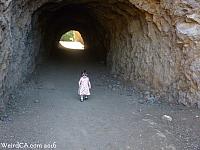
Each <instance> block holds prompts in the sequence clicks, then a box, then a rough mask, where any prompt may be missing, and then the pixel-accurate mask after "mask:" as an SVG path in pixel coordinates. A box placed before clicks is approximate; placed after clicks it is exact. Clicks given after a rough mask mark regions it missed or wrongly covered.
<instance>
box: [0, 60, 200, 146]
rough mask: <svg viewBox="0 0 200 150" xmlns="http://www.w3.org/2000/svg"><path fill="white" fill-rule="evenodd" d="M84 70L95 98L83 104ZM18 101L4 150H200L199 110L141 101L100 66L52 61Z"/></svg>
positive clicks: (6, 125)
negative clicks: (21, 149) (80, 90)
mask: <svg viewBox="0 0 200 150" xmlns="http://www.w3.org/2000/svg"><path fill="white" fill-rule="evenodd" d="M83 67H84V68H83ZM81 69H87V70H88V71H89V74H90V79H91V83H92V95H91V96H90V97H89V100H87V101H84V102H82V103H81V102H80V101H79V97H78V96H77V88H78V87H77V82H78V79H79V75H80V71H81ZM12 98H13V101H12V103H10V104H9V106H10V108H9V109H8V117H5V118H4V119H3V121H0V133H1V134H0V142H1V145H0V150H3V149H11V148H3V147H2V143H3V142H4V143H13V144H16V143H17V142H20V143H25V144H21V146H32V147H33V146H35V147H34V148H29V147H25V148H24V149H27V150H28V149H56V150H200V135H199V133H200V126H199V125H200V117H199V116H200V111H199V110H195V109H191V108H185V107H182V106H170V105H167V104H160V103H153V104H148V103H141V102H140V100H141V98H140V96H139V94H137V92H136V91H133V89H131V88H129V89H128V88H127V87H126V86H124V85H123V83H122V82H121V81H118V80H116V79H115V78H114V77H111V76H110V75H109V74H108V73H107V70H106V69H105V68H104V66H103V65H102V64H100V63H99V64H97V63H83V62H82V63H81V64H80V63H76V62H75V61H71V62H70V63H69V62H67V61H50V62H47V63H45V64H43V65H41V66H40V67H39V68H38V69H37V70H36V71H35V73H34V75H33V76H32V77H31V78H30V79H29V81H28V82H26V83H24V84H23V85H22V86H21V88H20V89H18V91H17V92H16V94H15V95H14V96H13V97H12ZM163 115H167V116H170V117H171V119H172V120H170V119H169V118H166V117H165V118H164V117H163ZM26 143H27V145H26ZM36 144H37V145H36ZM39 144H40V145H39ZM50 146H51V148H50ZM13 149H14V150H15V149H18V148H16V147H15V148H13Z"/></svg>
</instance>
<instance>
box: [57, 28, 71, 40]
mask: <svg viewBox="0 0 200 150" xmlns="http://www.w3.org/2000/svg"><path fill="white" fill-rule="evenodd" d="M60 41H74V33H73V31H72V30H71V31H69V32H67V33H65V34H63V35H62V37H61V39H60Z"/></svg>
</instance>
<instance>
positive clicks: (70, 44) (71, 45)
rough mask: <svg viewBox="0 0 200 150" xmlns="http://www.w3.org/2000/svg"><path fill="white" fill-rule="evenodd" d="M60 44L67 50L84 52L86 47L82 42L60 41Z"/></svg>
mask: <svg viewBox="0 0 200 150" xmlns="http://www.w3.org/2000/svg"><path fill="white" fill-rule="evenodd" d="M59 43H60V45H61V46H63V47H65V48H69V49H78V50H84V45H83V44H82V43H80V42H70V41H60V42H59Z"/></svg>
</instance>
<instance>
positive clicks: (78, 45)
mask: <svg viewBox="0 0 200 150" xmlns="http://www.w3.org/2000/svg"><path fill="white" fill-rule="evenodd" d="M58 47H59V48H62V49H66V50H67V49H72V50H84V49H85V48H84V40H83V38H82V35H81V33H80V32H79V31H76V30H70V31H68V32H66V33H64V34H63V35H62V36H61V38H60V40H59V45H58Z"/></svg>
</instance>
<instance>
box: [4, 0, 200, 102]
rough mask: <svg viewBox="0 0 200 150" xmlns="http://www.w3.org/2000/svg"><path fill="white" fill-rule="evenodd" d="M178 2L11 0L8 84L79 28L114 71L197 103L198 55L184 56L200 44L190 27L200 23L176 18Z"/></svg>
mask: <svg viewBox="0 0 200 150" xmlns="http://www.w3.org/2000/svg"><path fill="white" fill-rule="evenodd" d="M189 5H190V4H189ZM172 6H173V3H171V2H170V3H168V2H165V1H159V0H152V1H150V2H149V1H146V0H142V1H134V0H130V1H127V0H109V1H106V0H103V1H100V0H81V1H79V0H73V1H71V0H66V1H64V0H56V1H52V0H45V1H32V0H27V1H23V2H22V1H20V0H16V1H11V2H10V5H8V9H7V11H8V12H9V15H10V16H12V17H10V20H9V22H10V23H9V24H8V26H5V29H4V30H5V31H8V33H10V34H5V36H6V37H8V38H10V39H11V40H10V41H11V42H10V43H4V45H5V46H7V45H9V44H10V49H9V57H10V59H9V61H8V62H6V63H7V64H9V65H6V66H8V67H6V71H4V72H5V74H4V75H3V79H4V78H6V79H4V82H3V84H4V85H3V86H2V89H4V91H5V89H8V90H7V91H12V89H13V88H14V87H15V85H17V84H18V83H19V82H20V81H22V80H23V79H24V78H25V77H26V76H27V75H28V74H29V73H31V72H33V70H34V68H35V66H36V64H37V63H38V62H39V61H40V60H44V58H45V57H48V55H49V54H54V53H56V46H57V44H58V39H59V38H60V36H61V34H63V33H64V32H66V31H67V30H70V29H76V30H78V31H80V32H81V33H82V35H83V37H84V41H85V47H86V52H87V53H88V54H90V55H91V56H92V57H94V58H95V59H96V60H104V61H106V63H107V66H108V67H109V68H110V70H111V72H112V73H114V74H117V75H119V76H120V77H121V78H122V79H124V80H128V81H131V83H135V84H136V83H139V84H138V86H140V83H141V84H143V85H144V86H140V87H141V88H142V89H145V88H147V90H151V91H152V92H153V93H155V94H156V93H157V94H159V95H166V94H167V93H170V95H171V96H169V97H168V98H169V99H172V97H173V98H177V99H178V101H180V102H182V103H184V104H186V105H190V104H191V105H193V103H194V104H196V103H197V101H199V99H200V97H199V96H198V95H199V94H197V93H199V90H198V85H199V81H197V80H196V79H195V78H194V77H193V74H195V75H196V74H198V72H195V71H192V70H191V68H190V67H189V66H190V65H193V64H195V65H198V60H196V59H197V58H196V59H195V60H194V61H186V62H185V63H183V62H182V61H183V60H185V55H187V56H188V57H187V58H188V59H189V60H190V57H191V55H189V54H188V53H184V52H185V51H186V52H187V51H188V49H189V48H191V49H194V51H195V52H196V50H197V49H198V44H195V42H196V41H197V40H196V33H195V34H193V33H191V34H189V33H188V32H186V31H185V30H187V29H188V28H189V27H191V26H192V27H193V26H194V27H196V26H197V25H196V24H197V23H196V22H195V23H194V22H193V24H190V23H185V21H184V20H185V18H187V17H189V19H190V20H192V19H193V20H194V18H191V17H190V16H187V15H186V14H185V13H186V12H184V11H183V12H182V13H180V14H179V17H176V15H177V14H175V13H174V7H172ZM183 7H186V6H185V5H184V6H183ZM188 9H190V8H188ZM185 10H186V9H185ZM16 12H19V13H16ZM5 15H6V14H5ZM22 16H23V17H22ZM174 18H175V19H174ZM5 24H6V23H5ZM6 27H7V28H6ZM8 27H9V28H8ZM197 27H198V26H197ZM191 37H192V39H193V40H192V41H191V43H190V42H189V43H187V42H188V41H190V40H191ZM197 43H198V41H197ZM187 46H188V47H187ZM5 55H6V54H5ZM6 57H8V56H7V55H6ZM191 60H193V59H192V58H191ZM22 62H23V64H22ZM188 68H189V69H188ZM13 72H15V75H13ZM191 72H192V73H191ZM16 74H17V75H16ZM195 75H194V76H195ZM186 93H187V94H186ZM186 95H190V96H186ZM192 97H195V99H196V100H195V101H194V100H192ZM182 99H184V100H182Z"/></svg>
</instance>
